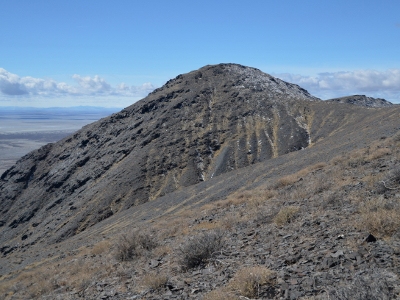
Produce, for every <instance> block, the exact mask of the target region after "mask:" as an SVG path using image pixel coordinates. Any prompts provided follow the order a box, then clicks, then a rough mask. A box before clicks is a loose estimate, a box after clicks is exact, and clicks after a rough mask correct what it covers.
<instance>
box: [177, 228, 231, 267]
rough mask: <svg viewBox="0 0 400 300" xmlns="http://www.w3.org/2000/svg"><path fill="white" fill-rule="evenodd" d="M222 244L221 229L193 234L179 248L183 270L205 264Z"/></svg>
mask: <svg viewBox="0 0 400 300" xmlns="http://www.w3.org/2000/svg"><path fill="white" fill-rule="evenodd" d="M223 246H224V240H223V233H222V231H212V232H207V233H203V234H200V235H197V236H195V237H194V238H192V239H190V240H188V241H187V242H186V244H184V245H183V246H182V247H181V248H180V254H181V255H182V257H181V265H182V268H183V269H184V270H188V269H192V268H195V267H199V266H203V265H205V264H206V263H207V262H208V261H209V260H210V259H211V258H212V257H213V256H214V255H216V254H217V252H218V251H220V250H221V249H222V247H223Z"/></svg>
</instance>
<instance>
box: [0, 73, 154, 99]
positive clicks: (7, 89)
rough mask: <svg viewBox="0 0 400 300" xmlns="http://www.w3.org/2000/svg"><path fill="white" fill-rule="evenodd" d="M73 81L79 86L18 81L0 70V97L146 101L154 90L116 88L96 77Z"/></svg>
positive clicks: (30, 79)
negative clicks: (127, 98) (62, 97)
mask: <svg viewBox="0 0 400 300" xmlns="http://www.w3.org/2000/svg"><path fill="white" fill-rule="evenodd" d="M72 78H73V79H74V80H75V81H76V83H77V85H69V84H67V83H65V82H56V81H55V80H53V79H41V78H33V77H29V76H27V77H19V76H18V75H16V74H12V73H10V72H8V71H7V70H5V69H2V68H0V94H3V95H4V96H21V97H23V96H45V97H59V96H71V97H72V96H122V97H135V98H137V97H144V96H146V95H147V94H148V93H149V92H151V91H152V90H154V89H155V86H154V85H153V84H151V83H144V84H142V85H140V86H129V85H127V84H125V83H121V84H119V85H116V86H115V87H113V86H112V85H111V84H109V83H108V82H106V81H105V80H104V79H103V78H101V77H100V76H98V75H96V76H94V77H90V76H85V77H83V76H80V75H78V74H74V75H73V76H72Z"/></svg>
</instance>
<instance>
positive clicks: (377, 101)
mask: <svg viewBox="0 0 400 300" xmlns="http://www.w3.org/2000/svg"><path fill="white" fill-rule="evenodd" d="M326 101H328V102H337V103H348V104H353V105H357V106H365V107H374V108H377V107H389V106H392V105H393V103H391V102H389V101H387V100H385V99H381V98H372V97H367V96H365V95H352V96H346V97H340V98H334V99H329V100H326Z"/></svg>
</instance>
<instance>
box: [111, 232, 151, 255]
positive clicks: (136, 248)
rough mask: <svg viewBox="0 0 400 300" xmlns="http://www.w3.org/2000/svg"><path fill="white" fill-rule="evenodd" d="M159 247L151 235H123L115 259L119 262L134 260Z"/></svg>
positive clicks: (138, 233) (136, 233)
mask: <svg viewBox="0 0 400 300" xmlns="http://www.w3.org/2000/svg"><path fill="white" fill-rule="evenodd" d="M155 247H157V241H156V240H155V239H154V238H153V237H152V236H151V235H150V234H149V233H140V232H139V231H134V232H132V233H127V234H122V235H121V236H120V237H119V239H118V241H117V244H116V249H115V258H116V259H117V260H119V261H127V260H132V259H134V258H135V257H139V256H142V255H144V254H146V253H148V252H149V251H151V250H153V249H154V248H155Z"/></svg>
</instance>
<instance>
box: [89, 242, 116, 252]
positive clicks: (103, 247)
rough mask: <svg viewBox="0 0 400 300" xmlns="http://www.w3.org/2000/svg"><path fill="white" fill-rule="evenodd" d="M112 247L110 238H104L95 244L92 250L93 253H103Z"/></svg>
mask: <svg viewBox="0 0 400 300" xmlns="http://www.w3.org/2000/svg"><path fill="white" fill-rule="evenodd" d="M110 248H111V243H110V241H108V240H103V241H100V242H99V243H97V244H96V245H94V246H93V248H92V250H91V251H90V252H91V254H92V255H101V254H103V253H106V252H107V251H109V250H110Z"/></svg>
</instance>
